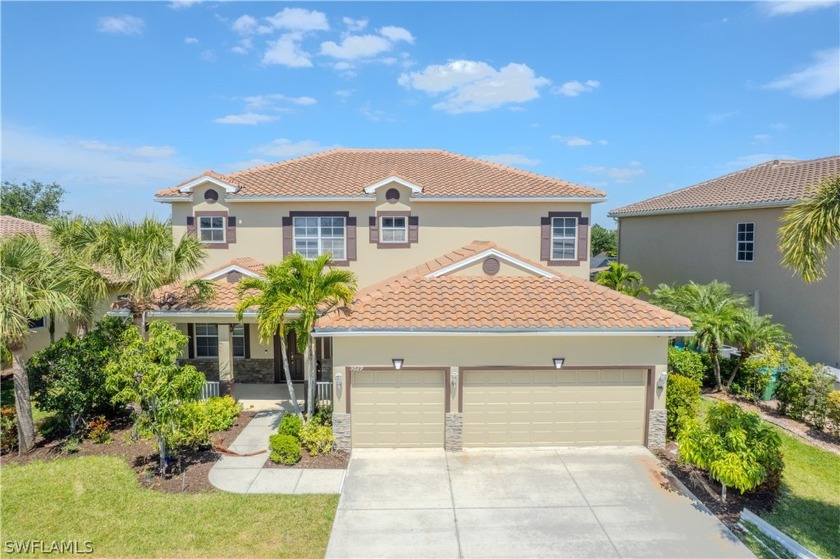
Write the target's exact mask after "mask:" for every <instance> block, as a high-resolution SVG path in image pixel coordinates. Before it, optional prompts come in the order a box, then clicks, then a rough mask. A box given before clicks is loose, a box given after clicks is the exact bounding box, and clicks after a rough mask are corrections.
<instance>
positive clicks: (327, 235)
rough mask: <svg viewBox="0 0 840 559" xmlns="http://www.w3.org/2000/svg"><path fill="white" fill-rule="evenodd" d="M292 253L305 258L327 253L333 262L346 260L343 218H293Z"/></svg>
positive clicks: (344, 222)
mask: <svg viewBox="0 0 840 559" xmlns="http://www.w3.org/2000/svg"><path fill="white" fill-rule="evenodd" d="M293 229H294V251H295V252H297V253H300V254H301V255H303V256H304V257H306V258H316V257H318V256H320V255H321V254H324V253H326V252H329V253H330V254H331V255H332V257H333V259H334V260H346V258H347V257H346V254H347V235H346V233H347V223H346V218H345V217H343V216H342V217H335V216H306V217H300V216H295V217H294V220H293Z"/></svg>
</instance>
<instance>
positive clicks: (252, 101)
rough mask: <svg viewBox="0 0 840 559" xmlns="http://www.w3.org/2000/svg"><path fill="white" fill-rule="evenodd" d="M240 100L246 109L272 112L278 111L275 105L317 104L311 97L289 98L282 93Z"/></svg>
mask: <svg viewBox="0 0 840 559" xmlns="http://www.w3.org/2000/svg"><path fill="white" fill-rule="evenodd" d="M242 100H243V101H244V102H245V107H246V108H248V109H273V110H280V109H281V108H280V107H277V103H291V104H293V105H303V106H307V105H314V104H315V103H317V102H318V101H317V99H315V98H313V97H289V96H288V95H283V94H282V93H271V94H268V95H251V96H248V97H243V98H242Z"/></svg>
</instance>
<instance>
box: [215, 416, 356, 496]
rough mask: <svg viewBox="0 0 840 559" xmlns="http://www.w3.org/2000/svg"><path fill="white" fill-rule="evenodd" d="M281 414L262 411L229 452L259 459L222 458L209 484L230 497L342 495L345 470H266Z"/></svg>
mask: <svg viewBox="0 0 840 559" xmlns="http://www.w3.org/2000/svg"><path fill="white" fill-rule="evenodd" d="M282 415H283V413H282V412H281V411H260V412H257V415H256V416H255V417H254V419H252V420H251V422H250V423H249V424H248V425H247V426H246V427H245V429H243V430H242V432H241V433H240V434H239V436H238V437H236V440H235V441H233V444H232V445H230V450H233V451H235V452H239V453H241V454H248V453H251V452H258V451H260V450H264V451H265V452H262V453H260V454H257V455H256V456H222V457H221V458H220V459H219V461H218V462H216V464H215V465H214V466H213V468H212V469H211V470H210V476H209V477H210V483H212V484H213V486H215V487H217V488H219V489H221V490H222V491H229V492H231V493H247V494H258V493H286V494H294V495H300V494H303V493H341V486H342V484H343V483H344V474H345V470H316V469H298V468H263V465H264V464H265V461H266V460H267V459H268V437H269V436H271V435H273V434H274V433H276V432H277V426H278V425H279V424H280V418H281V417H282Z"/></svg>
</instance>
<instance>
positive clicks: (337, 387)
mask: <svg viewBox="0 0 840 559" xmlns="http://www.w3.org/2000/svg"><path fill="white" fill-rule="evenodd" d="M343 380H344V375H342V374H341V373H340V372H339V373H336V374H335V391H336V392H337V393H338V394H341V385H342V384H343Z"/></svg>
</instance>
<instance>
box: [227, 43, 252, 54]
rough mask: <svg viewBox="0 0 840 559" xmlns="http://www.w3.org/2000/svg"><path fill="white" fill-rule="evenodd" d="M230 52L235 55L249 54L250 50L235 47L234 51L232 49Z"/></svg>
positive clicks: (238, 46)
mask: <svg viewBox="0 0 840 559" xmlns="http://www.w3.org/2000/svg"><path fill="white" fill-rule="evenodd" d="M230 52H232V53H234V54H248V49H246V48H245V47H243V46H240V45H237V46H235V47H233V48H232V49H230Z"/></svg>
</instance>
